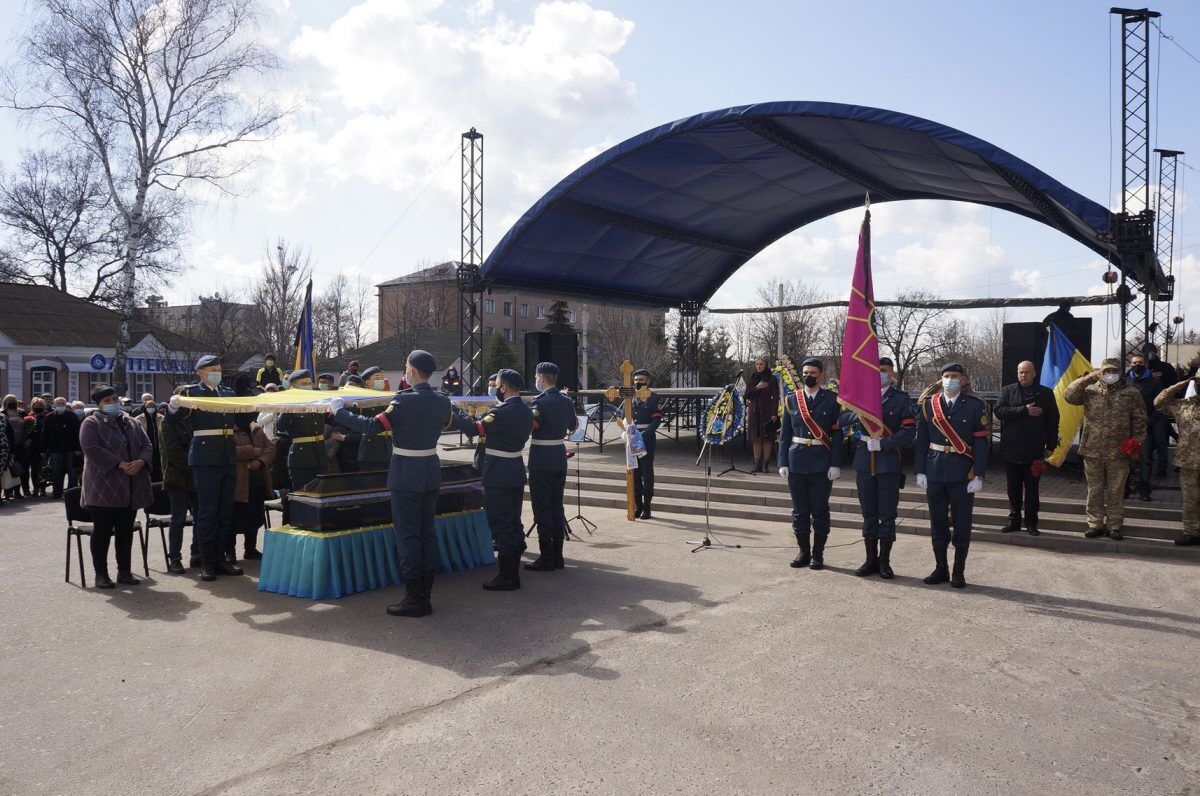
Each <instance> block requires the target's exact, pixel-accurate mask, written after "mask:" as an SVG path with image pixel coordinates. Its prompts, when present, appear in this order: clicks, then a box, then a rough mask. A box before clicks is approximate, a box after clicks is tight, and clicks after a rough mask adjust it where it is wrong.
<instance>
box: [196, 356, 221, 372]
mask: <svg viewBox="0 0 1200 796" xmlns="http://www.w3.org/2000/svg"><path fill="white" fill-rule="evenodd" d="M220 364H221V358H220V357H219V356H216V355H214V354H209V355H207V356H203V357H200V358H199V359H197V360H196V370H200V368H211V367H212V366H213V365H220Z"/></svg>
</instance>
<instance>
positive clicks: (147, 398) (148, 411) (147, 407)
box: [133, 394, 163, 483]
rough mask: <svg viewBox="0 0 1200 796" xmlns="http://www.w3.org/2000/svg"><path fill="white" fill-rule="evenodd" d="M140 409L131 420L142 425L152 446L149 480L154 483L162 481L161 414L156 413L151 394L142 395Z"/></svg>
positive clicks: (156, 408) (156, 404)
mask: <svg viewBox="0 0 1200 796" xmlns="http://www.w3.org/2000/svg"><path fill="white" fill-rule="evenodd" d="M142 398H143V399H144V400H143V401H142V406H141V411H140V412H137V413H136V414H134V416H133V421H134V422H135V423H137V424H138V425H139V426H141V427H142V431H145V432H146V437H147V438H148V439H149V440H150V445H151V446H152V447H153V448H154V460H153V461H154V465H153V467H152V468H151V470H150V480H151V481H154V482H155V483H160V482H161V481H162V423H163V419H162V416H161V415H160V414H159V413H158V403H157V402H155V400H154V396H153V395H149V394H147V395H143V396H142Z"/></svg>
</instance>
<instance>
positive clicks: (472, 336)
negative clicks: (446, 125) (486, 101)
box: [456, 127, 484, 395]
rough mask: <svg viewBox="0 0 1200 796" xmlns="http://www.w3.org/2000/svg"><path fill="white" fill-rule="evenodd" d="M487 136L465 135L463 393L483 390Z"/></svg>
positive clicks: (460, 290)
mask: <svg viewBox="0 0 1200 796" xmlns="http://www.w3.org/2000/svg"><path fill="white" fill-rule="evenodd" d="M482 264H483V134H482V133H479V132H476V130H475V128H474V127H472V128H471V129H470V130H469V131H467V132H465V133H463V134H462V241H461V256H460V257H459V263H458V269H457V273H456V279H457V282H458V293H459V303H458V330H459V351H460V352H461V353H460V360H461V368H460V373H459V375H460V376H461V377H462V383H463V394H464V395H479V394H480V393H481V392H482V391H483V390H482V388H483V376H484V374H483V320H482V317H481V315H480V311H479V304H480V301H481V296H482V295H483V287H484V286H483V280H482V279H481V278H480V275H479V268H480V266H481V265H482Z"/></svg>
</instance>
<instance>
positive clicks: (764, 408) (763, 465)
mask: <svg viewBox="0 0 1200 796" xmlns="http://www.w3.org/2000/svg"><path fill="white" fill-rule="evenodd" d="M778 433H779V379H777V378H775V374H774V373H772V372H771V368H770V367H769V366H768V364H767V358H766V357H756V358H755V360H754V370H753V371H751V373H750V379H749V381H747V382H746V436H747V437H749V438H750V445H751V447H752V448H753V450H754V472H756V473H758V472H763V473H765V472H767V467H768V466H769V465H770V463H771V461H772V460H773V459H774V457H773V456H772V455H771V454H773V453H774V450H773V449H774V446H775V436H776V434H778Z"/></svg>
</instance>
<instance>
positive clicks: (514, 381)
mask: <svg viewBox="0 0 1200 796" xmlns="http://www.w3.org/2000/svg"><path fill="white" fill-rule="evenodd" d="M496 376H497V377H498V378H499V379H500V381H502V382H504V383H505V384H507V385H508V386H509V387H512V388H513V389H515V390H523V389H525V380H524V379H523V378H521V374H520V373H517V372H516V371H515V370H511V369H509V368H501V369H500V371H499V372H498V373H496Z"/></svg>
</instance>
